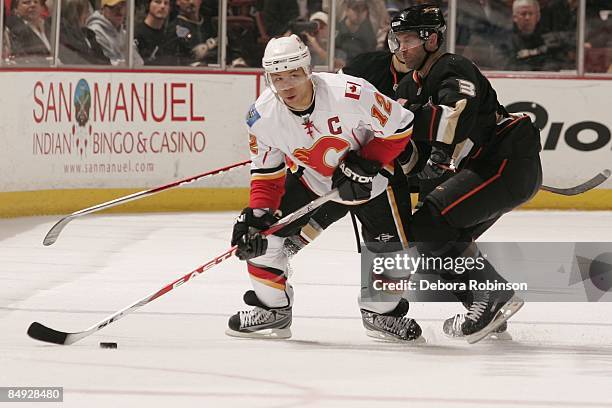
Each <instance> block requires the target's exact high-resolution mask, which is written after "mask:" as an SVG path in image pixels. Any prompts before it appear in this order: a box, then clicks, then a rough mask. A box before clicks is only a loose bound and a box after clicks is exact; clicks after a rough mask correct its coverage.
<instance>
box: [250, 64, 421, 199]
mask: <svg viewBox="0 0 612 408" xmlns="http://www.w3.org/2000/svg"><path fill="white" fill-rule="evenodd" d="M312 79H313V82H314V84H315V101H314V110H313V112H312V113H311V114H309V115H304V116H302V117H300V116H298V115H296V114H295V113H293V112H292V111H290V110H289V108H288V107H287V106H286V105H285V104H284V103H283V102H282V101H280V100H279V99H278V98H277V97H276V96H275V95H274V93H273V92H272V91H271V90H270V89H266V90H265V91H264V92H263V94H262V95H261V96H260V97H259V98H258V99H257V101H256V102H255V104H254V105H253V106H251V109H250V110H249V113H248V115H247V126H248V131H249V137H250V139H249V145H250V150H251V160H252V163H251V177H252V182H251V190H252V191H251V192H252V196H251V204H250V205H251V206H252V207H253V206H255V207H267V208H270V206H271V204H269V205H268V204H267V203H264V202H265V201H266V198H265V197H255V198H254V197H253V185H254V184H253V183H254V182H255V183H256V182H258V181H259V182H270V181H272V180H275V179H279V178H281V177H284V174H285V165H286V164H288V165H290V166H292V165H296V166H301V167H303V168H304V171H303V176H302V180H303V181H304V183H305V184H306V185H307V186H308V187H309V188H310V189H311V190H312V191H313V192H314V193H315V194H317V195H323V194H326V193H328V192H329V191H330V190H331V185H332V175H333V173H334V170H335V169H336V167H337V166H338V164H339V163H340V161H341V160H342V158H343V157H344V156H345V155H346V154H347V153H348V152H349V150H359V151H361V155H362V156H363V157H364V158H367V159H371V160H377V161H378V162H381V163H382V164H387V163H389V162H390V161H392V160H393V159H394V158H395V157H396V156H397V155H398V154H399V153H400V152H401V151H402V150H403V148H404V146H405V144H406V143H407V142H408V140H409V138H410V136H411V135H412V121H413V118H414V116H413V114H412V112H410V111H408V110H406V109H404V108H403V107H402V106H401V105H400V104H398V103H397V102H395V101H393V100H391V99H389V98H387V97H386V96H384V95H383V94H381V93H380V92H378V91H377V90H376V88H375V87H374V86H373V85H371V84H370V83H369V82H367V81H365V80H363V79H361V78H357V77H353V76H349V75H344V74H332V73H314V74H312ZM376 139H378V140H376ZM372 142H374V144H372ZM374 145H376V146H374ZM386 186H387V179H386V178H385V177H384V176H382V175H381V174H379V175H377V176H376V177H375V179H374V182H373V188H372V197H376V196H377V195H378V194H380V193H382V192H383V191H384V190H385V188H386ZM281 193H282V191H281ZM278 200H280V197H278ZM254 201H255V202H254ZM272 201H274V200H272V198H270V201H269V202H272Z"/></svg>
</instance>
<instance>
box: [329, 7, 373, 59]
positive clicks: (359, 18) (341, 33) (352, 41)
mask: <svg viewBox="0 0 612 408" xmlns="http://www.w3.org/2000/svg"><path fill="white" fill-rule="evenodd" d="M368 15H369V9H368V3H367V1H365V0H347V1H346V12H345V16H344V18H343V19H342V20H341V21H339V22H338V24H337V25H336V57H338V59H341V60H343V61H345V62H346V61H349V60H351V59H353V58H355V56H357V55H359V54H361V53H363V52H369V51H374V50H375V49H376V34H375V33H374V29H373V28H372V24H371V23H370V20H369V18H368Z"/></svg>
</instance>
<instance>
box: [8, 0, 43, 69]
mask: <svg viewBox="0 0 612 408" xmlns="http://www.w3.org/2000/svg"><path fill="white" fill-rule="evenodd" d="M11 7H12V10H11V15H10V16H9V17H8V18H7V19H6V29H7V37H8V42H9V44H10V46H11V48H10V52H9V57H10V58H15V59H18V60H19V62H24V63H32V62H43V61H45V60H46V59H47V58H50V57H51V42H50V40H49V38H51V33H50V25H49V24H45V20H44V19H43V18H42V14H41V13H42V7H41V4H40V0H13V1H12V3H11Z"/></svg>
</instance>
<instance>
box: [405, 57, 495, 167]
mask: <svg viewBox="0 0 612 408" xmlns="http://www.w3.org/2000/svg"><path fill="white" fill-rule="evenodd" d="M397 97H398V98H404V99H406V100H407V102H406V103H405V105H404V106H405V107H407V108H410V109H411V110H412V111H414V112H415V124H414V136H413V139H414V140H415V141H425V142H428V143H431V144H434V143H436V142H438V143H443V144H445V145H452V146H454V152H453V157H454V159H455V163H459V162H460V161H461V159H463V158H464V157H465V156H466V155H467V154H468V153H469V152H470V151H472V150H475V149H477V148H478V147H480V146H483V145H488V144H491V143H492V142H493V139H494V138H495V125H496V120H497V116H496V114H497V113H498V112H500V113H502V112H504V109H503V107H502V106H501V105H500V104H499V102H498V101H497V94H496V93H495V90H494V89H493V87H492V86H491V83H490V82H489V80H488V79H487V78H485V76H484V75H483V74H482V73H481V72H480V70H479V69H478V67H476V65H474V64H473V63H472V62H471V61H470V60H468V59H466V58H464V57H462V56H460V55H455V54H444V55H442V56H441V57H440V58H439V59H438V60H437V61H436V62H435V63H434V65H433V66H432V67H431V69H430V71H429V73H428V75H427V76H426V77H425V78H421V77H420V76H419V74H418V73H417V72H416V71H412V72H411V73H410V74H409V75H407V76H405V77H404V79H403V80H402V81H401V82H400V84H399V87H398V90H397Z"/></svg>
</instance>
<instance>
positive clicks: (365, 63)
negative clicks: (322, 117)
mask: <svg viewBox="0 0 612 408" xmlns="http://www.w3.org/2000/svg"><path fill="white" fill-rule="evenodd" d="M392 58H393V54H391V53H390V52H389V51H372V52H365V53H363V54H359V55H358V56H356V57H355V58H353V59H352V60H351V61H350V62H349V63H348V65H347V66H345V67H344V68H342V72H343V73H344V74H347V75H352V76H356V77H359V78H363V79H365V80H366V81H368V82H369V83H371V84H372V85H374V86H375V87H376V89H378V90H379V91H380V92H381V93H382V94H384V95H385V96H387V97H389V98H391V99H396V97H395V91H396V89H397V87H398V85H399V83H400V81H401V80H402V79H403V78H404V76H406V73H404V72H398V71H396V70H395V69H394V68H393V64H392V63H391V59H392Z"/></svg>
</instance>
